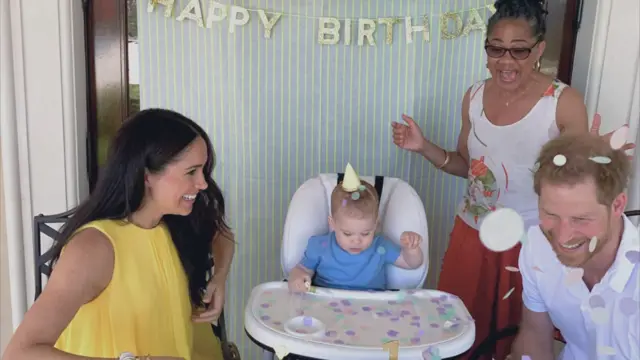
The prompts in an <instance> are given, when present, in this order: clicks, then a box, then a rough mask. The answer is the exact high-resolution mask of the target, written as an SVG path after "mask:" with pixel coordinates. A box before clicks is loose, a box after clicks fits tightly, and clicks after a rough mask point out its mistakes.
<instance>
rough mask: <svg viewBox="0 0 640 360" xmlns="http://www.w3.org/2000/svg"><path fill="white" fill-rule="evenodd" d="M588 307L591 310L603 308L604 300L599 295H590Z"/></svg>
mask: <svg viewBox="0 0 640 360" xmlns="http://www.w3.org/2000/svg"><path fill="white" fill-rule="evenodd" d="M589 306H591V308H592V309H595V308H603V307H604V306H605V303H604V298H602V296H600V295H591V297H590V298H589Z"/></svg>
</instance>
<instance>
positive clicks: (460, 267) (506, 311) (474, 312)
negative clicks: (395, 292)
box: [438, 217, 522, 360]
mask: <svg viewBox="0 0 640 360" xmlns="http://www.w3.org/2000/svg"><path fill="white" fill-rule="evenodd" d="M519 254H520V244H518V246H516V247H514V248H513V249H511V250H508V251H505V252H502V253H496V252H493V251H491V250H489V249H487V248H486V247H485V246H484V245H483V244H482V242H480V237H479V234H478V230H476V229H474V228H472V227H470V226H469V225H467V224H466V223H465V222H464V221H463V220H462V219H461V218H460V217H456V219H455V223H454V226H453V230H452V232H451V238H450V240H449V247H448V248H447V251H446V253H445V256H444V260H443V264H442V271H441V273H440V279H439V281H438V290H441V291H445V292H448V293H451V294H454V295H456V296H458V297H460V299H462V302H464V304H465V306H466V307H467V309H468V310H469V312H470V313H471V316H473V318H474V320H475V326H476V340H475V342H474V344H473V346H472V347H471V349H470V350H469V351H468V352H467V353H465V354H463V355H462V356H460V357H459V359H468V357H469V355H470V353H471V352H472V351H473V350H474V349H475V347H476V346H477V345H478V344H479V343H480V342H482V341H483V340H485V339H486V338H487V336H489V334H490V333H491V332H492V331H495V330H500V329H503V328H505V327H508V326H511V325H519V324H520V319H521V316H522V278H521V277H520V273H518V272H510V271H508V270H506V269H505V267H506V266H512V267H515V268H517V267H518V256H519ZM512 289H513V290H512ZM509 292H511V294H510V295H509V297H507V298H506V299H504V300H503V297H504V296H505V295H507V293H509ZM512 342H513V339H507V340H503V341H500V342H499V343H498V345H497V346H496V348H495V349H494V357H495V359H499V360H502V359H504V358H505V357H506V356H507V355H508V354H509V353H510V351H511V343H512ZM482 359H487V360H491V356H490V355H489V356H487V357H486V358H482Z"/></svg>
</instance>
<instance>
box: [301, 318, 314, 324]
mask: <svg viewBox="0 0 640 360" xmlns="http://www.w3.org/2000/svg"><path fill="white" fill-rule="evenodd" d="M302 324H303V325H304V326H312V325H313V319H312V318H311V317H310V316H305V317H303V318H302Z"/></svg>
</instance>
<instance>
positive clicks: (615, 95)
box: [573, 0, 640, 221]
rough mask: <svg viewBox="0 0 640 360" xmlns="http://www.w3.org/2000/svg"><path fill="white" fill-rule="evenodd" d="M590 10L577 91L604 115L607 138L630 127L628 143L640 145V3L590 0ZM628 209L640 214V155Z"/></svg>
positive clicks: (579, 53)
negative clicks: (626, 126)
mask: <svg viewBox="0 0 640 360" xmlns="http://www.w3.org/2000/svg"><path fill="white" fill-rule="evenodd" d="M584 6H585V8H584V15H583V19H582V27H581V29H580V31H579V33H578V42H577V49H576V56H575V61H574V68H573V86H574V87H576V88H577V89H578V90H580V91H581V92H582V93H583V94H585V101H586V103H587V107H588V110H589V114H590V115H591V116H593V114H594V113H596V112H597V113H600V114H601V115H602V119H603V122H602V128H601V132H602V133H604V132H609V131H612V130H614V129H617V128H618V127H620V126H622V125H623V124H629V127H630V129H631V131H630V133H629V137H628V141H629V142H635V143H636V144H637V145H640V144H639V142H640V134H639V132H638V127H639V125H640V2H639V1H638V0H616V1H585V5H584ZM627 208H628V209H640V155H639V152H638V151H635V159H634V169H633V177H632V180H631V183H630V185H629V205H628V206H627ZM636 221H637V220H636Z"/></svg>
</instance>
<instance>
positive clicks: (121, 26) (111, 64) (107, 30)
mask: <svg viewBox="0 0 640 360" xmlns="http://www.w3.org/2000/svg"><path fill="white" fill-rule="evenodd" d="M82 1H83V9H84V14H85V29H86V30H85V31H86V54H87V83H88V84H87V90H88V95H87V96H88V98H87V104H88V112H89V113H88V116H87V122H88V123H87V131H88V136H87V169H88V172H89V174H88V176H89V186H90V190H93V189H94V187H95V183H96V181H97V178H98V172H99V163H98V152H99V146H100V145H101V144H100V141H99V136H101V135H102V136H113V135H115V129H117V128H118V127H119V126H120V125H121V124H122V122H123V121H124V120H125V119H126V118H128V117H129V115H130V103H129V73H128V66H129V64H128V58H129V54H128V32H127V0H82ZM138 1H144V0H138ZM552 1H553V0H552ZM583 2H584V0H567V7H566V9H565V15H564V22H563V30H562V33H563V35H562V51H561V53H560V61H559V64H558V75H557V77H558V79H559V80H561V81H563V82H565V83H567V84H571V75H572V69H573V59H574V54H575V47H576V40H577V32H578V31H577V30H578V29H579V27H580V20H581V15H582V4H583ZM114 42H117V43H119V45H120V46H118V47H111V48H110V52H109V54H108V55H109V56H104V54H103V53H101V51H100V49H101V46H107V45H109V44H112V43H114ZM101 127H102V128H108V134H101V132H102V131H103V130H104V129H101Z"/></svg>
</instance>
